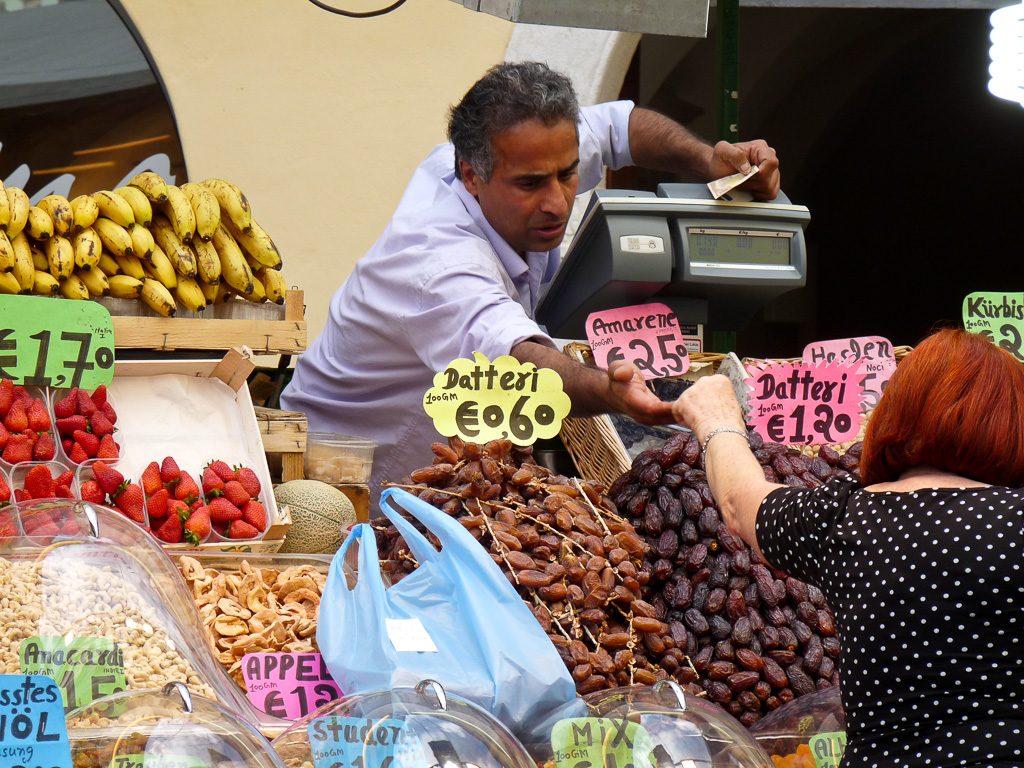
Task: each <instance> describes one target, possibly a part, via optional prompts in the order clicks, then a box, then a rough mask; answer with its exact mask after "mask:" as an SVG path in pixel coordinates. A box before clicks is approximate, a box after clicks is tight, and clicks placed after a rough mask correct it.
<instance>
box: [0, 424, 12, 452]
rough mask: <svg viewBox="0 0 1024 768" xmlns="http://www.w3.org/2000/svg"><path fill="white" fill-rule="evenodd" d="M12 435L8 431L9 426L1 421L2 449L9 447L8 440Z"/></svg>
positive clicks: (0, 438)
mask: <svg viewBox="0 0 1024 768" xmlns="http://www.w3.org/2000/svg"><path fill="white" fill-rule="evenodd" d="M10 436H11V433H10V432H8V431H7V427H5V426H4V425H3V423H2V422H0V451H2V450H3V449H4V448H6V447H7V440H8V438H10Z"/></svg>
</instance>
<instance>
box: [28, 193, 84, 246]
mask: <svg viewBox="0 0 1024 768" xmlns="http://www.w3.org/2000/svg"><path fill="white" fill-rule="evenodd" d="M37 205H38V206H39V207H40V208H42V209H43V210H44V211H46V212H47V213H48V214H50V218H51V219H52V220H53V233H54V234H55V235H60V236H61V237H66V236H67V235H69V234H71V229H72V227H74V225H75V216H74V214H73V213H72V212H71V203H69V202H68V199H67V198H66V197H64V195H47V196H46V197H44V198H43V199H42V200H40V201H39V202H38V203H37Z"/></svg>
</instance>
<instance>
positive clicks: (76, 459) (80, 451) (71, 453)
mask: <svg viewBox="0 0 1024 768" xmlns="http://www.w3.org/2000/svg"><path fill="white" fill-rule="evenodd" d="M64 450H65V451H66V452H67V454H68V458H69V459H70V460H71V462H72V463H73V464H81V463H82V462H85V461H88V460H89V454H88V453H86V452H85V448H83V447H82V446H80V445H79V444H78V443H73V444H72V445H71V450H68V449H66V448H65V449H64Z"/></svg>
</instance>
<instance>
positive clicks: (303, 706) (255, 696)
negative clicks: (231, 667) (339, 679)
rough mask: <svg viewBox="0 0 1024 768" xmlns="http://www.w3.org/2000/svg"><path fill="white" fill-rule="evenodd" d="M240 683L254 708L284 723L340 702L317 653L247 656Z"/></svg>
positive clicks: (243, 659) (325, 667) (332, 681)
mask: <svg viewBox="0 0 1024 768" xmlns="http://www.w3.org/2000/svg"><path fill="white" fill-rule="evenodd" d="M242 679H243V680H245V686H246V693H247V695H248V696H249V701H251V702H252V704H253V706H255V707H256V708H257V709H258V710H260V711H261V712H265V713H267V714H268V715H272V716H273V717H279V718H282V719H284V720H298V719H299V718H300V717H305V716H306V715H308V714H309V713H310V712H312V711H313V710H314V709H318V708H320V707H322V706H323V705H324V704H328V703H330V702H332V701H334V700H335V699H339V698H341V689H340V688H339V687H338V684H337V683H336V682H334V678H332V677H331V673H330V672H328V671H327V665H326V664H324V660H323V657H322V656H321V655H320V654H319V653H247V654H245V655H244V656H243V657H242Z"/></svg>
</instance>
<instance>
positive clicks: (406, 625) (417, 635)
mask: <svg viewBox="0 0 1024 768" xmlns="http://www.w3.org/2000/svg"><path fill="white" fill-rule="evenodd" d="M384 626H385V627H386V629H387V632H388V639H389V640H390V641H391V644H392V645H393V646H395V650H396V651H410V652H414V653H415V652H422V653H437V646H436V645H434V641H433V639H431V637H430V634H429V633H428V632H427V628H426V627H424V626H423V624H422V622H421V621H420V620H419V619H384Z"/></svg>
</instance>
